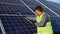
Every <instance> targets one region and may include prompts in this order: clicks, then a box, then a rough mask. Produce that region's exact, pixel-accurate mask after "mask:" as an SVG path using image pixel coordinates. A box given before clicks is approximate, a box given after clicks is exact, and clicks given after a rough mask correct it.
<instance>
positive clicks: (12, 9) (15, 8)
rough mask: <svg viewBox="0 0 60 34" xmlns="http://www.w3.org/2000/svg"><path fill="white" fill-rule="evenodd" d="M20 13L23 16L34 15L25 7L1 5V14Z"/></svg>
mask: <svg viewBox="0 0 60 34" xmlns="http://www.w3.org/2000/svg"><path fill="white" fill-rule="evenodd" d="M18 12H19V13H21V14H22V15H34V13H32V12H31V11H30V10H29V9H28V8H27V7H25V6H17V5H6V4H0V14H17V13H18Z"/></svg>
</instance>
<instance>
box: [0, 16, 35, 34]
mask: <svg viewBox="0 0 60 34" xmlns="http://www.w3.org/2000/svg"><path fill="white" fill-rule="evenodd" d="M0 19H1V20H2V23H3V26H4V28H5V31H6V34H32V33H35V32H36V30H35V28H36V27H35V26H34V25H33V24H31V23H29V22H28V21H27V20H25V19H24V18H22V17H21V16H0Z"/></svg>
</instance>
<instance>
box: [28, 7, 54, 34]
mask: <svg viewBox="0 0 60 34" xmlns="http://www.w3.org/2000/svg"><path fill="white" fill-rule="evenodd" d="M34 11H35V13H36V14H37V16H36V18H33V17H30V18H29V17H27V18H28V19H29V20H31V21H36V23H35V25H36V26H37V34H53V31H52V26H51V20H50V16H49V15H48V14H47V13H45V12H43V9H42V7H40V6H37V7H36V8H35V10H34Z"/></svg>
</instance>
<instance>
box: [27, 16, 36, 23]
mask: <svg viewBox="0 0 60 34" xmlns="http://www.w3.org/2000/svg"><path fill="white" fill-rule="evenodd" d="M26 18H27V19H28V20H30V21H32V22H36V17H32V16H31V17H26Z"/></svg>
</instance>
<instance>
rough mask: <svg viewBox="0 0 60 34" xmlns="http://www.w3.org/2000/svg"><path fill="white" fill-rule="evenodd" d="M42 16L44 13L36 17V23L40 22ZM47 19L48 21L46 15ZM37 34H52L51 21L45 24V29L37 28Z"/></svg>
mask: <svg viewBox="0 0 60 34" xmlns="http://www.w3.org/2000/svg"><path fill="white" fill-rule="evenodd" d="M43 15H44V12H43V14H42V15H40V16H37V17H36V20H37V23H40V22H41V20H42V17H43ZM47 15H48V14H47ZM48 17H49V19H50V16H49V15H48ZM37 34H53V30H52V26H51V20H49V21H48V22H47V23H46V26H45V27H37Z"/></svg>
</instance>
